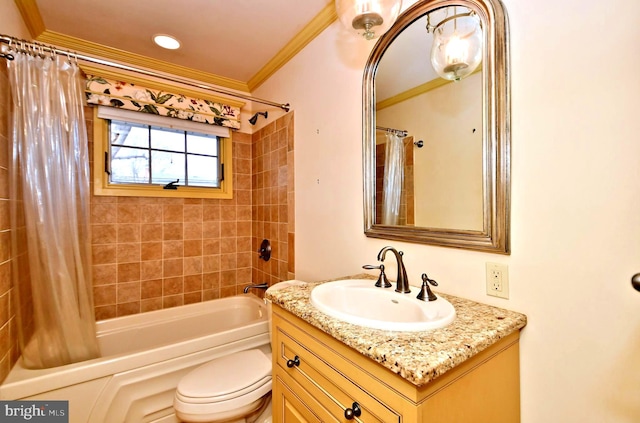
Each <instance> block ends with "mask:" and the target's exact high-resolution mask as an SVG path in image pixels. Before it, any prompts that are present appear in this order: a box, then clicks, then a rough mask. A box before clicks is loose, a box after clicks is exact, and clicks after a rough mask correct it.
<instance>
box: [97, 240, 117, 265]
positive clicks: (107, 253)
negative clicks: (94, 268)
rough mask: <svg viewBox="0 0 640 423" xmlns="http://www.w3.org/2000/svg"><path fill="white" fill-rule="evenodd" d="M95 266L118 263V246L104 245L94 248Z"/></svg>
mask: <svg viewBox="0 0 640 423" xmlns="http://www.w3.org/2000/svg"><path fill="white" fill-rule="evenodd" d="M91 249H92V252H93V254H92V258H93V264H108V263H115V262H116V244H102V245H94V246H92V248H91Z"/></svg>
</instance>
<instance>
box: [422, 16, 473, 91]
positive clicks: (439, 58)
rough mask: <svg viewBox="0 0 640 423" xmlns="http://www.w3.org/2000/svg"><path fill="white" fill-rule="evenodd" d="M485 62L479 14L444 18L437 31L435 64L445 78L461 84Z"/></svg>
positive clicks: (434, 31)
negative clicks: (463, 79) (462, 80)
mask: <svg viewBox="0 0 640 423" xmlns="http://www.w3.org/2000/svg"><path fill="white" fill-rule="evenodd" d="M481 61H482V28H481V27H480V19H479V18H478V16H477V15H475V14H460V15H454V16H451V17H449V18H446V19H444V20H443V21H442V22H440V23H439V24H438V25H436V27H435V29H434V30H433V47H432V48H431V64H432V65H433V68H434V69H435V71H436V72H437V73H438V75H440V76H441V77H442V78H444V79H448V80H451V81H459V80H460V79H462V78H464V77H465V76H467V75H469V74H471V73H472V72H473V71H474V70H475V69H476V68H477V67H478V65H479V64H480V62H481Z"/></svg>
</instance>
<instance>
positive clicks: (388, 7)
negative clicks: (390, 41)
mask: <svg viewBox="0 0 640 423" xmlns="http://www.w3.org/2000/svg"><path fill="white" fill-rule="evenodd" d="M401 6H402V0H336V12H337V13H338V17H339V18H340V21H341V22H342V24H343V25H344V26H345V27H346V28H347V29H348V30H349V31H352V32H355V33H357V34H358V35H361V36H363V37H364V38H365V39H367V40H372V39H374V38H377V37H379V36H380V35H382V34H384V33H385V32H386V31H387V30H388V29H389V28H391V25H393V23H394V22H395V21H396V18H397V17H398V14H399V13H400V8H401Z"/></svg>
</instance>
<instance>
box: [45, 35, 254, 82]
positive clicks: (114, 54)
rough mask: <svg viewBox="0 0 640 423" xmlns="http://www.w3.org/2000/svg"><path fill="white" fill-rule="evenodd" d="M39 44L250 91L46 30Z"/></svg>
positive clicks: (211, 76)
mask: <svg viewBox="0 0 640 423" xmlns="http://www.w3.org/2000/svg"><path fill="white" fill-rule="evenodd" d="M38 41H41V42H43V43H49V44H54V45H56V46H59V47H62V48H65V49H67V50H73V51H75V52H78V53H83V54H87V55H90V56H97V57H100V58H103V59H108V60H112V61H115V62H118V63H122V64H127V65H132V66H140V67H143V68H146V69H153V70H155V71H159V72H164V73H168V74H172V75H176V76H180V77H183V78H187V79H193V80H196V81H203V82H207V83H209V84H213V85H218V86H220V87H225V88H229V89H232V90H238V91H243V92H249V87H248V86H247V84H246V83H244V82H242V81H238V80H235V79H231V78H225V77H222V76H218V75H214V74H212V73H209V72H204V71H199V70H196V69H192V68H188V67H186V66H181V65H176V64H173V63H169V62H165V61H163V60H158V59H153V58H151V57H147V56H143V55H141V54H136V53H131V52H128V51H125V50H120V49H117V48H112V47H107V46H104V45H102V44H98V43H93V42H91V41H86V40H82V39H80V38H75V37H71V36H68V35H64V34H60V33H58V32H54V31H48V30H46V31H45V32H44V33H42V35H40V36H39V37H38Z"/></svg>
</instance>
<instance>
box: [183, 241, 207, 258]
mask: <svg viewBox="0 0 640 423" xmlns="http://www.w3.org/2000/svg"><path fill="white" fill-rule="evenodd" d="M202 245H203V241H202V239H189V240H186V241H184V256H185V257H195V256H201V255H202Z"/></svg>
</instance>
